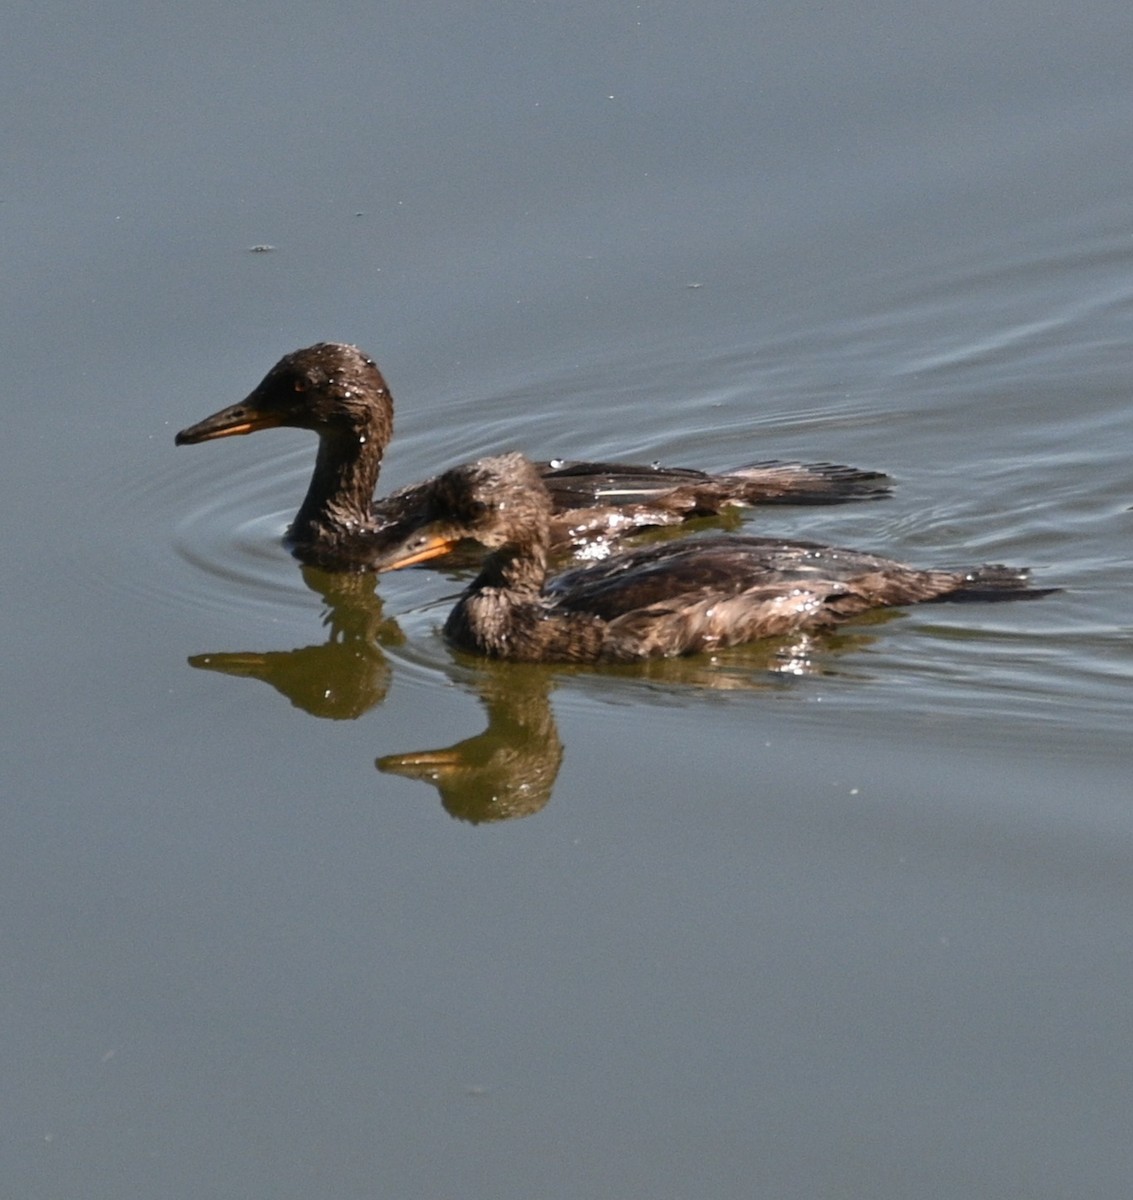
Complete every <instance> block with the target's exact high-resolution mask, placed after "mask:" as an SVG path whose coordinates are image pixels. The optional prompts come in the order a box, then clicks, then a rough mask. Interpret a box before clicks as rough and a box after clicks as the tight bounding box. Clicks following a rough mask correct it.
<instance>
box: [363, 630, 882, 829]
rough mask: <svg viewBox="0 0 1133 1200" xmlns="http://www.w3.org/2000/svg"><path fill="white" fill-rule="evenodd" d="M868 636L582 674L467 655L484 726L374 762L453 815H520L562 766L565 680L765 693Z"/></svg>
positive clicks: (800, 638)
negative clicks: (555, 695)
mask: <svg viewBox="0 0 1133 1200" xmlns="http://www.w3.org/2000/svg"><path fill="white" fill-rule="evenodd" d="M896 615H897V614H894V613H885V614H881V615H880V616H879V618H878V619H880V620H890V619H892V618H893V617H895V616H896ZM872 641H873V639H872V638H871V637H870V636H868V635H867V634H863V633H861V632H855V633H838V634H835V633H825V634H799V635H797V636H795V637H793V638H789V639H783V640H782V641H769V642H764V643H762V644H753V645H747V646H743V647H741V648H739V649H735V650H728V651H726V652H724V653H722V654H720V655H713V656H711V657H703V658H700V659H689V658H685V659H672V658H669V659H653V660H651V661H648V662H645V663H640V664H634V665H632V666H612V667H601V668H598V669H597V670H595V669H593V668H591V669H589V670H585V671H584V670H582V669H580V668H577V667H574V668H571V667H561V666H560V667H549V666H545V665H542V664H530V663H508V662H496V661H486V660H483V659H476V660H472V659H471V658H469V659H468V661H470V662H471V661H475V668H476V678H477V680H478V684H477V686H478V691H479V694H480V701H481V703H482V704H483V706H484V708H485V710H486V714H487V718H488V724H487V728H486V729H484V731H483V732H482V733H478V734H476V735H475V736H474V737H470V738H465V739H464V740H463V741H460V742H456V743H455V744H454V745H452V746H445V747H441V748H439V749H436V750H417V751H411V752H409V753H407V754H386V755H383V756H382V757H381V758H379V759H378V760H377V761H376V763H375V766H377V768H378V770H379V771H382V772H384V773H385V774H388V775H400V776H402V777H403V778H405V779H417V780H420V781H421V782H422V783H428V784H431V785H432V786H433V787H435V788H436V789H437V793H438V795H439V796H440V798H441V804H442V805H443V806H444V808H445V810H446V811H447V812H448V813H449V814H450V815H451V816H454V817H457V818H459V819H460V820H462V821H467V822H469V823H471V824H474V825H479V824H485V823H487V822H494V821H508V820H512V819H514V818H516V817H528V816H531V814H532V813H536V812H538V811H539V810H540V809H542V808H543V807H544V806H545V805H546V804H547V802H548V801H549V800H550V798H551V793H552V791H553V790H554V786H555V781H556V779H557V778H558V773H559V767H560V766H561V764H562V760H563V743H562V739H561V738H560V737H559V731H558V726H557V725H556V722H555V717H554V712H553V710H552V707H551V700H550V696H551V690H552V688H553V687H554V685H555V683H556V682H557V681H559V680H561V679H563V678H564V677H570V676H575V677H578V678H591V679H593V678H594V677H595V675H600V676H602V677H603V678H604V679H606V680H607V681H608V682H609V683H616V681H617V679H618V677H624V678H625V679H626V680H627V681H629V682H630V683H631V685H635V686H640V685H641V684H642V683H643V682H644V683H645V684H646V685H650V684H653V685H658V684H660V685H664V688H665V695H666V697H671V696H673V695H674V694H675V693H674V689H677V692H678V694H679V689H680V688H682V687H683V688H686V689H687V688H693V689H698V690H711V691H741V690H742V691H767V690H772V689H777V688H781V687H783V686H785V685H787V684H788V682H789V678H790V677H792V676H800V675H820V674H829V673H832V672H831V671H830V669H829V666H828V665H826V664H824V663H823V661H822V659H821V658H820V656H828V655H829V653H830V651H831V650H834V649H838V650H849V649H861V648H862V647H864V646H866V645H868V644H869V643H870V642H872Z"/></svg>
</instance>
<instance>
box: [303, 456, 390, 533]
mask: <svg viewBox="0 0 1133 1200" xmlns="http://www.w3.org/2000/svg"><path fill="white" fill-rule="evenodd" d="M383 449H384V446H383V444H382V441H381V439H380V438H379V437H378V436H377V435H376V433H374V432H369V433H356V432H352V433H348V434H335V435H329V434H326V435H323V436H322V437H320V438H319V452H318V457H317V458H316V460H315V472H314V474H313V475H312V476H311V483H310V486H309V487H308V488H307V495H306V498H305V499H304V501H303V503H302V505H301V506H300V508H299V511H298V513H297V514H296V515H295V520H294V521H293V522H292V525H291V530H290V535H289V536H290V538H291V540H292V541H294V542H299V543H302V542H307V541H314V540H319V539H325V538H327V537H328V536H334V537H343V536H350V535H352V534H356V533H363V532H365V531H367V530H370V529H372V528H374V513H373V499H374V489H375V488H376V487H377V484H378V472H379V471H380V470H381V465H382V451H383Z"/></svg>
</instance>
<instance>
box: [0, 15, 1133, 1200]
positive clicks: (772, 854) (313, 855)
mask: <svg viewBox="0 0 1133 1200" xmlns="http://www.w3.org/2000/svg"><path fill="white" fill-rule="evenodd" d="M10 24H11V25H12V27H13V28H12V29H11V31H10V35H9V37H7V38H6V39H5V41H4V48H3V49H2V50H0V56H2V58H3V62H4V71H3V72H2V73H0V78H3V79H4V81H5V82H4V83H3V84H2V85H0V86H2V87H3V88H4V89H5V93H6V94H5V99H6V101H7V110H8V111H9V112H10V113H13V114H16V115H15V117H14V118H13V120H12V121H11V122H10V133H11V134H12V139H11V141H12V144H11V146H10V147H9V150H8V153H7V154H6V159H7V166H8V170H7V173H6V175H5V177H4V182H3V184H2V189H0V228H2V229H3V231H4V241H5V245H6V257H7V259H8V262H9V265H8V269H7V271H6V276H7V284H8V286H7V287H6V289H5V296H4V301H5V310H4V313H5V315H4V323H3V329H4V331H5V338H4V341H5V366H6V368H7V369H6V380H7V391H8V394H9V412H10V414H11V415H12V418H13V419H12V421H11V422H10V423H9V429H8V433H7V437H6V438H5V441H4V450H3V453H4V471H3V473H2V475H0V479H2V482H0V487H2V488H3V489H4V492H3V494H4V500H5V508H6V512H7V515H8V520H7V521H6V522H5V541H6V551H7V561H8V564H9V566H8V571H7V580H8V582H7V584H6V588H5V594H6V604H5V614H6V621H5V625H6V628H7V632H8V648H7V653H6V658H7V660H8V663H9V668H8V676H7V678H8V687H7V689H6V693H7V696H8V708H7V720H6V721H5V737H4V762H5V779H6V783H7V786H6V788H5V792H6V795H7V804H6V806H5V812H6V818H7V820H6V830H5V834H6V836H5V837H4V839H3V845H4V851H3V872H2V874H0V878H2V880H3V883H2V885H0V888H2V892H0V894H2V896H3V901H4V910H5V913H6V921H5V931H4V953H3V956H2V958H0V964H2V966H0V970H2V972H3V983H4V986H3V993H2V994H3V996H4V1005H3V1010H2V1011H3V1017H2V1022H3V1023H2V1028H3V1031H4V1045H5V1050H6V1062H7V1064H8V1070H7V1072H6V1076H5V1080H6V1087H5V1101H4V1107H5V1110H6V1111H5V1119H4V1121H3V1122H2V1125H0V1128H2V1129H3V1133H2V1134H0V1151H2V1152H0V1193H3V1194H4V1195H12V1196H20V1197H29V1198H39V1197H43V1198H45V1200H46V1198H47V1197H51V1198H55V1197H59V1196H72V1195H73V1196H83V1197H91V1198H100V1197H107V1198H113V1200H132V1198H133V1197H139V1198H141V1197H147V1198H148V1197H152V1196H156V1195H160V1196H168V1197H186V1198H189V1197H192V1198H193V1200H199V1198H200V1197H206V1196H217V1197H221V1196H235V1195H240V1196H248V1197H261V1196H262V1197H272V1200H278V1198H280V1197H296V1198H297V1200H298V1198H299V1197H303V1198H306V1197H310V1196H323V1195H325V1196H334V1197H359V1198H363V1197H386V1196H398V1197H422V1198H426V1197H428V1198H430V1200H433V1198H435V1197H443V1196H453V1197H456V1196H460V1197H463V1198H469V1197H471V1198H479V1197H483V1198H485V1200H487V1198H489V1197H491V1198H493V1200H498V1198H500V1197H517V1198H518V1197H530V1196H541V1197H562V1198H564V1200H566V1198H568V1197H569V1198H572V1200H573V1198H575V1197H580V1196H595V1197H599V1196H600V1197H606V1196H609V1197H618V1198H619V1200H621V1198H629V1197H650V1198H651V1200H668V1198H673V1200H677V1198H682V1197H691V1196H696V1197H712V1198H731V1197H736V1198H737V1200H738V1198H741V1197H742V1198H746V1197H750V1196H752V1195H761V1196H762V1195H766V1196H775V1197H778V1196H799V1197H808V1198H809V1197H815V1196H822V1197H842V1196H845V1197H858V1196H869V1197H893V1198H894V1200H896V1198H901V1200H905V1198H907V1197H909V1196H911V1195H917V1196H920V1195H925V1196H933V1197H956V1198H958V1200H959V1198H964V1200H969V1198H970V1197H972V1196H995V1197H997V1198H998V1197H1013V1196H1019V1197H1024V1196H1025V1197H1028V1200H1030V1198H1035V1197H1051V1198H1055V1197H1060V1198H1061V1197H1065V1196H1075V1197H1099V1198H1100V1197H1105V1198H1109V1197H1114V1198H1117V1197H1124V1196H1127V1195H1128V1193H1129V1180H1130V1179H1131V1178H1133V1151H1131V1150H1130V1146H1131V1145H1133V1143H1131V1141H1130V1138H1129V1136H1128V1116H1127V1114H1128V1112H1129V1111H1130V1103H1131V1101H1133V1094H1131V1091H1133V1089H1131V1086H1130V1080H1131V1079H1133V1045H1131V1035H1130V1030H1133V1005H1131V1003H1130V999H1129V997H1130V996H1131V995H1133V954H1131V953H1130V935H1129V930H1130V929H1131V928H1133V887H1131V885H1130V879H1131V878H1133V871H1131V867H1133V804H1131V802H1130V787H1129V774H1130V771H1129V768H1130V765H1131V755H1130V750H1129V746H1128V740H1129V739H1128V731H1129V728H1130V723H1131V720H1133V704H1131V702H1130V691H1131V678H1133V638H1131V636H1130V619H1129V606H1128V597H1129V595H1130V593H1131V588H1133V568H1131V567H1130V563H1129V554H1128V544H1129V534H1130V530H1131V526H1133V483H1131V480H1130V473H1129V467H1128V462H1129V456H1130V447H1131V445H1133V409H1131V406H1130V403H1129V392H1130V380H1131V375H1130V357H1131V356H1130V345H1131V342H1133V335H1131V327H1133V326H1131V317H1133V203H1131V202H1130V199H1129V197H1130V196H1131V195H1133V188H1131V186H1130V185H1131V183H1133V180H1131V179H1130V178H1129V176H1130V168H1129V163H1130V162H1133V155H1131V153H1130V151H1131V150H1133V147H1131V145H1130V140H1131V138H1130V132H1129V125H1128V94H1127V92H1128V69H1127V61H1126V60H1127V47H1128V45H1129V38H1130V36H1131V35H1133V16H1130V14H1129V12H1128V11H1127V9H1125V8H1122V7H1121V6H1116V5H1107V4H1103V3H1100V2H1098V3H1087V4H1086V5H1085V6H1084V7H1083V6H1079V7H1078V8H1077V9H1076V10H1075V12H1074V13H1073V14H1071V13H1069V11H1068V12H1067V13H1066V14H1065V15H1064V16H1061V17H1060V15H1059V14H1058V13H1057V12H1053V11H1047V12H1044V13H1043V14H1042V15H1041V16H1036V13H1035V11H1034V9H1033V8H1031V7H1027V8H1023V7H1019V6H1013V5H1009V4H1004V5H1000V6H993V7H992V8H991V9H989V8H988V7H987V6H986V5H984V6H977V5H975V4H961V5H959V6H954V7H953V9H951V10H950V11H949V13H948V14H946V15H944V14H941V13H938V12H936V11H932V12H930V11H929V10H927V9H926V10H916V9H909V8H908V7H907V6H900V7H898V6H896V5H888V4H880V5H875V6H873V8H871V9H869V10H868V11H865V10H863V11H856V12H855V13H853V14H851V13H849V12H848V11H847V12H846V13H843V14H841V15H839V14H837V13H834V12H832V11H830V10H822V11H821V12H820V11H819V10H815V11H814V12H813V13H812V12H810V11H804V10H800V11H799V12H797V13H788V12H786V11H785V10H784V11H780V10H778V9H771V8H766V9H765V8H761V7H759V6H756V7H755V8H747V9H739V8H736V7H734V6H729V5H726V4H722V3H721V4H717V3H709V4H708V5H707V6H704V5H700V6H696V8H695V9H693V8H692V7H688V6H682V5H677V4H661V5H654V6H645V5H630V6H624V7H622V8H616V7H615V8H614V9H610V8H609V7H608V6H597V5H588V4H585V3H583V4H579V5H576V6H574V7H572V8H570V9H567V10H561V11H560V10H555V12H553V13H552V12H550V11H548V12H547V13H541V12H536V11H535V10H529V9H527V8H522V7H520V8H516V7H514V6H513V7H509V8H506V9H501V10H498V11H495V12H492V13H484V12H480V11H477V12H476V13H475V14H473V13H472V12H471V10H467V11H466V10H459V9H450V8H449V7H447V6H446V5H444V4H435V5H431V6H426V7H425V8H421V7H420V6H414V7H412V8H409V7H406V8H404V9H390V10H387V11H382V12H380V13H375V12H374V11H373V10H372V8H371V7H370V6H362V5H350V4H343V5H339V6H334V7H332V9H331V10H327V11H326V12H321V13H320V15H318V16H315V15H313V14H311V13H308V12H307V10H301V9H294V10H291V9H289V8H287V7H286V6H281V7H273V8H268V7H265V6H258V5H253V6H252V7H251V8H248V7H245V8H242V9H240V10H233V11H229V10H220V9H217V10H216V11H214V12H209V11H206V10H194V12H192V13H190V12H188V11H186V12H185V13H181V14H180V15H167V16H159V15H154V14H152V13H150V11H149V10H146V9H143V8H141V7H138V8H136V9H135V8H134V7H133V6H131V5H129V4H126V3H117V4H114V5H112V6H111V7H110V8H109V9H106V10H103V11H100V12H99V13H94V12H92V14H91V16H90V17H89V18H76V16H75V14H74V13H72V12H70V11H68V13H66V14H64V13H63V12H62V10H59V11H58V12H54V11H53V10H52V9H50V7H49V8H47V9H44V8H43V7H42V6H40V7H36V8H27V9H25V10H23V11H21V12H19V13H17V14H16V15H15V16H14V17H13V18H12V19H11V21H10ZM254 245H270V246H273V247H274V250H273V251H271V252H269V253H255V254H253V253H249V247H251V246H254ZM320 338H333V339H339V340H353V341H357V342H358V343H360V344H362V345H363V346H365V347H366V348H367V349H368V350H370V351H371V352H372V353H374V354H375V355H376V356H377V357H378V359H379V361H380V362H381V364H382V366H383V369H384V370H385V371H386V373H387V376H388V378H389V380H390V382H391V385H392V387H393V390H394V395H395V397H396V400H397V403H398V415H397V435H396V441H395V443H394V446H393V447H392V449H391V452H390V454H389V455H388V457H387V464H386V468H385V471H384V473H383V477H382V487H383V488H389V489H392V488H394V487H396V486H399V485H400V484H403V483H406V482H409V481H411V480H413V479H415V478H419V477H421V476H423V475H425V474H427V473H431V472H432V471H435V470H436V469H438V468H439V467H440V466H443V465H445V464H448V463H451V462H455V461H460V460H462V459H466V458H469V457H472V456H475V455H478V454H481V453H486V452H491V451H496V450H500V449H504V448H512V447H522V448H523V449H525V450H527V451H529V452H531V453H532V454H534V455H538V456H555V455H564V456H571V457H609V456H618V457H623V458H632V459H637V460H642V461H651V460H654V459H660V460H665V461H669V462H674V463H682V464H687V465H695V466H705V467H716V468H720V467H727V466H729V465H732V464H736V463H740V462H744V461H748V460H751V459H758V458H768V457H780V458H787V457H799V458H806V459H830V460H834V461H841V462H847V463H851V464H853V465H856V466H860V467H871V468H879V469H884V470H886V471H889V472H890V473H891V474H892V475H893V476H894V478H895V479H896V481H897V484H898V486H897V491H896V494H895V496H894V497H893V498H892V499H891V500H888V501H885V502H883V503H876V504H867V505H856V506H845V507H841V508H837V509H826V510H823V509H799V510H791V509H787V508H783V509H773V510H758V511H749V512H745V513H744V514H743V515H742V516H741V517H737V518H736V520H735V521H734V522H733V523H732V524H733V527H736V528H740V527H743V528H747V529H750V530H752V531H764V530H769V531H775V532H782V533H784V534H789V535H799V536H806V537H814V538H820V539H823V540H829V541H835V542H842V543H846V544H851V545H860V546H862V547H868V548H870V549H875V550H878V551H880V552H883V553H886V554H891V555H893V556H895V557H899V558H905V559H908V560H910V561H915V562H918V563H925V564H940V565H970V564H974V563H978V562H984V561H1004V562H1012V563H1021V564H1028V565H1030V566H1031V567H1033V568H1034V571H1035V574H1036V578H1037V580H1038V581H1039V582H1041V583H1043V584H1050V585H1056V586H1059V587H1061V588H1063V589H1064V590H1063V591H1062V592H1061V593H1060V594H1058V595H1055V596H1051V597H1048V598H1046V599H1044V600H1042V601H1038V602H1035V603H1031V604H1019V605H996V606H979V605H968V606H951V607H949V606H945V607H924V608H920V609H911V610H906V611H903V612H900V613H890V614H885V615H884V616H881V617H878V618H877V619H874V620H869V621H863V622H860V623H857V624H855V625H853V626H850V627H847V628H845V629H843V630H842V631H840V632H839V633H838V635H837V636H831V637H826V638H820V639H803V638H800V639H796V640H795V641H792V642H790V643H786V644H783V645H774V646H756V647H749V648H745V649H742V650H737V651H733V652H729V653H727V654H724V655H721V656H719V657H718V658H717V659H714V660H711V661H709V660H690V661H688V662H681V663H661V664H650V665H649V666H647V667H642V668H617V669H613V668H610V669H605V670H587V671H578V670H564V669H543V668H538V667H515V666H484V665H482V664H478V663H475V662H472V661H470V660H466V659H462V658H457V657H454V656H453V655H452V654H451V653H450V652H449V651H448V649H447V648H446V647H445V646H444V644H443V642H442V641H441V640H440V638H439V635H438V632H437V630H438V627H439V624H440V622H441V621H442V620H443V617H444V614H445V612H446V611H447V609H448V607H449V606H450V604H451V602H452V598H453V597H454V595H455V594H456V592H457V591H458V590H459V588H460V586H461V577H460V576H459V575H456V574H449V575H445V574H443V573H439V572H424V571H419V572H404V573H401V574H398V575H396V576H389V577H382V578H381V579H380V580H379V581H375V580H374V579H373V578H369V577H358V578H347V579H343V578H335V577H333V576H328V575H324V574H321V573H319V572H314V571H304V570H302V569H301V568H300V567H299V566H298V565H297V564H296V563H295V562H294V561H293V560H292V559H291V558H290V557H289V556H288V555H287V554H286V553H285V552H284V551H283V549H282V548H281V546H280V544H279V537H280V535H281V533H282V531H283V529H284V528H285V526H286V524H287V521H288V520H289V518H290V517H291V515H292V514H293V512H294V510H295V508H296V507H297V505H298V502H299V500H300V499H301V497H302V493H303V490H304V487H305V484H306V479H307V476H308V473H309V470H310V466H311V462H312V458H313V439H312V438H311V437H310V436H309V435H305V434H302V433H299V432H295V431H274V432H272V433H270V434H263V435H258V436H256V437H254V438H248V439H233V440H231V441H228V442H221V443H218V444H215V445H211V446H206V447H200V448H188V449H181V450H176V451H175V450H174V447H173V441H172V438H173V433H174V432H175V430H177V429H178V428H180V427H182V426H184V425H186V424H189V423H190V422H192V421H195V420H197V419H199V418H200V417H202V416H204V415H205V414H207V413H209V412H211V411H213V410H214V409H216V408H219V407H220V406H222V405H224V404H227V403H230V402H231V401H233V400H235V399H237V398H239V397H240V396H242V395H243V394H244V393H245V392H246V391H247V390H249V389H250V387H251V386H252V385H253V384H254V383H255V382H256V381H257V380H258V379H259V377H260V375H262V373H263V372H264V371H265V370H266V369H267V367H268V366H270V365H271V363H272V362H273V361H274V360H275V358H277V357H278V356H279V355H280V354H282V353H284V352H285V351H287V350H290V349H294V348H295V347H297V346H299V345H303V344H306V343H309V342H312V341H315V340H318V339H320ZM449 747H457V750H456V762H457V766H456V767H455V768H454V769H453V770H452V771H451V773H448V774H446V775H444V776H443V777H439V778H438V777H437V772H436V770H435V769H434V768H433V767H432V766H431V765H430V762H429V761H428V760H427V756H426V752H432V751H436V750H439V749H445V748H449ZM423 758H425V761H422V759H423Z"/></svg>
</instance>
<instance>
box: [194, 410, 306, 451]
mask: <svg viewBox="0 0 1133 1200" xmlns="http://www.w3.org/2000/svg"><path fill="white" fill-rule="evenodd" d="M284 415H285V414H283V413H279V412H270V411H266V410H264V409H258V408H253V407H252V406H251V405H249V404H248V402H247V401H246V400H242V401H241V402H240V403H239V404H232V405H230V406H229V407H228V408H222V409H221V410H220V412H217V413H213V414H212V416H211V417H205V419H204V420H203V421H198V422H197V424H196V425H190V426H189V428H188V429H182V430H181V432H180V433H179V434H178V435H177V437H176V439H175V441H176V443H177V445H178V446H191V445H195V444H196V443H197V442H211V441H212V440H213V439H214V438H222V437H235V436H236V435H237V434H240V433H255V432H256V430H257V429H274V428H275V427H276V426H277V425H282V424H283V420H284Z"/></svg>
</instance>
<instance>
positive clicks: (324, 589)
mask: <svg viewBox="0 0 1133 1200" xmlns="http://www.w3.org/2000/svg"><path fill="white" fill-rule="evenodd" d="M302 571H303V581H304V582H305V583H306V585H307V586H308V587H309V588H310V589H311V591H313V592H315V593H316V594H317V595H319V596H321V597H322V598H323V602H324V603H325V605H326V611H325V615H324V618H323V621H324V624H325V625H326V626H327V628H328V630H329V637H328V638H327V641H326V642H325V643H322V644H320V645H317V646H300V647H298V648H297V649H295V650H268V651H263V652H257V651H247V652H234V653H233V652H228V653H217V654H195V655H192V656H191V657H190V658H189V665H190V666H191V667H196V668H198V669H200V670H203V671H217V672H219V673H220V674H222V675H238V676H242V677H245V678H248V679H259V680H262V681H263V682H264V683H267V684H270V685H271V686H272V687H273V688H275V690H276V691H277V692H279V693H280V694H281V695H283V696H286V697H287V699H288V700H290V701H291V703H292V704H293V705H294V706H295V707H296V708H301V709H303V711H304V712H309V713H310V714H311V715H312V716H313V717H323V718H325V719H327V720H332V721H350V720H354V719H355V718H356V717H360V716H361V715H362V714H363V713H365V712H368V711H369V710H370V709H371V708H374V707H375V706H376V705H378V704H381V702H382V701H383V700H384V699H385V697H386V692H387V691H388V690H389V682H390V668H389V664H388V663H387V662H386V658H385V655H384V653H383V652H382V647H383V646H393V645H400V644H401V643H402V642H403V641H404V637H403V635H402V633H401V630H400V629H399V628H398V626H397V622H396V621H394V620H392V619H391V618H387V617H384V616H383V615H382V601H381V599H380V597H379V596H378V595H377V592H376V590H375V584H376V577H375V576H373V575H368V574H365V575H343V574H335V573H331V572H328V571H322V570H319V569H318V568H317V567H309V566H308V567H303V568H302Z"/></svg>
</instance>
